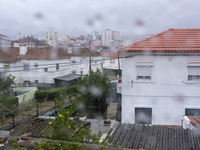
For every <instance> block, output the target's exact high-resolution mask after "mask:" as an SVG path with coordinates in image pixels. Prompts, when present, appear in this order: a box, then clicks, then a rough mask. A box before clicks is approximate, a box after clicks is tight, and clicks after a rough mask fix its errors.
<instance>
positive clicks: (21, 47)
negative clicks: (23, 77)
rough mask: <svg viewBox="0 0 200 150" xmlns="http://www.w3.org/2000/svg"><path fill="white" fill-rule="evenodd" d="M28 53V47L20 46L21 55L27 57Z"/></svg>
mask: <svg viewBox="0 0 200 150" xmlns="http://www.w3.org/2000/svg"><path fill="white" fill-rule="evenodd" d="M26 53H27V47H26V46H20V47H19V54H20V55H25V54H26Z"/></svg>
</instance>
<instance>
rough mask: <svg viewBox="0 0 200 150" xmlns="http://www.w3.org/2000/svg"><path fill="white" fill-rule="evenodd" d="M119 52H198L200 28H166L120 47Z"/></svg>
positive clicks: (199, 49) (199, 47)
mask: <svg viewBox="0 0 200 150" xmlns="http://www.w3.org/2000/svg"><path fill="white" fill-rule="evenodd" d="M119 51H120V52H131V53H140V52H146V51H147V52H153V53H159V52H162V53H174V52H179V53H188V52H192V53H199V52H200V29H172V28H171V29H168V30H167V31H164V32H161V33H158V34H156V35H153V36H151V37H149V38H146V39H144V40H141V41H138V42H135V43H133V44H132V45H130V46H127V47H122V48H120V49H119Z"/></svg>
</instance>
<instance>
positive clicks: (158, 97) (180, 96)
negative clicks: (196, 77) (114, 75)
mask: <svg viewBox="0 0 200 150" xmlns="http://www.w3.org/2000/svg"><path fill="white" fill-rule="evenodd" d="M198 60H199V61H200V56H152V55H136V56H132V57H129V58H123V59H122V63H123V64H122V68H123V71H122V122H123V123H135V108H152V124H161V125H165V124H168V125H169V124H170V125H181V119H182V116H183V115H184V114H185V108H192V109H194V108H196V109H200V104H199V99H200V92H199V87H200V84H199V83H200V82H197V81H187V76H188V70H187V62H189V61H194V62H196V61H198ZM141 62H145V63H148V62H153V69H152V70H153V71H152V80H151V81H139V80H137V79H136V76H137V70H136V64H137V63H141Z"/></svg>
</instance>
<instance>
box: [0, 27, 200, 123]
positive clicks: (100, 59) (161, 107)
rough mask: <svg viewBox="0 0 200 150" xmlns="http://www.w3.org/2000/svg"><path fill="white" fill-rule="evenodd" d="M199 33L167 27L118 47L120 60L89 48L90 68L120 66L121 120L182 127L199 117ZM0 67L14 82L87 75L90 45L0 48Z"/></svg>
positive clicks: (109, 53)
mask: <svg viewBox="0 0 200 150" xmlns="http://www.w3.org/2000/svg"><path fill="white" fill-rule="evenodd" d="M109 32H110V31H109ZM199 35H200V29H169V30H167V31H164V32H161V33H158V34H156V35H154V36H151V37H149V38H146V39H144V40H141V41H138V42H135V43H133V44H132V45H130V46H127V47H121V48H120V49H119V53H120V55H121V56H122V62H121V60H120V61H118V55H117V54H115V53H113V52H108V51H97V50H95V51H92V52H91V60H92V69H93V70H96V69H97V68H99V69H101V70H103V69H104V68H107V69H108V68H109V69H118V68H120V66H119V65H122V82H119V84H118V88H117V92H118V93H119V94H121V96H122V102H121V106H122V107H121V109H122V115H121V118H122V122H123V123H140V124H141V123H142V124H159V125H166V124H168V125H169V124H170V125H181V124H182V121H181V120H182V117H183V115H200V105H199V99H200V94H199V91H198V90H199V84H200V55H199V53H200V45H199V43H200V39H199ZM111 58H113V59H111ZM119 62H120V63H119ZM122 63H123V64H122ZM0 69H1V72H3V71H4V72H6V73H7V74H11V75H13V76H15V82H16V83H17V84H22V83H29V82H30V83H37V84H39V83H50V84H51V83H53V82H54V78H57V77H59V76H64V75H69V74H80V75H81V74H87V73H88V70H89V48H87V47H85V46H72V47H70V46H69V47H26V46H20V47H14V48H1V50H0Z"/></svg>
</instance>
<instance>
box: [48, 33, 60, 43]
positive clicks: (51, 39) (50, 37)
mask: <svg viewBox="0 0 200 150" xmlns="http://www.w3.org/2000/svg"><path fill="white" fill-rule="evenodd" d="M57 41H58V32H56V31H47V32H46V43H47V44H50V45H54V44H56V42H57Z"/></svg>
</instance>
